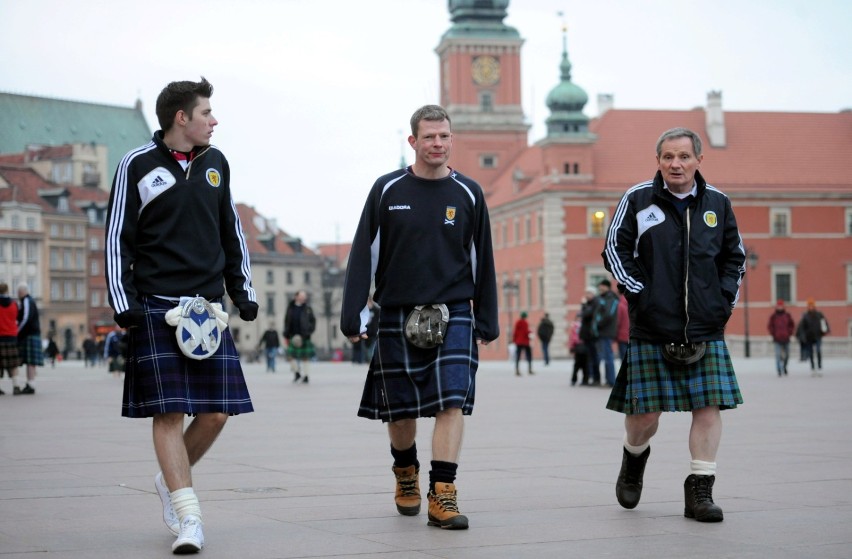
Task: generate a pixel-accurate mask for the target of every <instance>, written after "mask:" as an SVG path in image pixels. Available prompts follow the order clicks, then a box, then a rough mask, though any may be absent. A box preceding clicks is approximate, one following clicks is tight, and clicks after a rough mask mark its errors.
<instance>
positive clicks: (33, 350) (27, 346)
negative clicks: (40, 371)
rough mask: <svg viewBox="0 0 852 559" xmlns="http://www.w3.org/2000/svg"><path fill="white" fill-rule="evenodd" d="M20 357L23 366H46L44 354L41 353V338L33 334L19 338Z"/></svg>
mask: <svg viewBox="0 0 852 559" xmlns="http://www.w3.org/2000/svg"><path fill="white" fill-rule="evenodd" d="M18 357H20V358H21V364H22V365H35V366H36V367H42V366H44V353H43V352H42V351H41V336H39V335H38V334H32V335H30V336H27V337H25V338H18Z"/></svg>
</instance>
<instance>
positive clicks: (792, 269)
mask: <svg viewBox="0 0 852 559" xmlns="http://www.w3.org/2000/svg"><path fill="white" fill-rule="evenodd" d="M769 273H770V276H771V277H772V283H771V285H770V287H771V289H772V297H770V299H769V300H770V301H777V300H778V299H779V297H778V290H777V288H776V287H777V285H778V283H777V280H776V278H777V277H778V276H779V275H781V274H788V275H789V276H790V298H791V299H792V300H791V301H789V304H796V301H798V300H799V296H798V294H797V290H798V287H797V281H796V266H795V265H794V264H773V265H772V266H770V268H769Z"/></svg>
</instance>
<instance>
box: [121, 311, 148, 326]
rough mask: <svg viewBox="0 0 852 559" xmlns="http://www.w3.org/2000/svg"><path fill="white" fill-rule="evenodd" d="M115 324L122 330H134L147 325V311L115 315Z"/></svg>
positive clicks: (125, 312)
mask: <svg viewBox="0 0 852 559" xmlns="http://www.w3.org/2000/svg"><path fill="white" fill-rule="evenodd" d="M113 318H114V319H115V323H116V324H118V325H119V326H121V327H122V328H133V327H134V326H142V325H143V324H145V311H143V310H140V309H135V310H129V311H124V312H122V313H116V314H114V315H113Z"/></svg>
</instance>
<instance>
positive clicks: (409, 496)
mask: <svg viewBox="0 0 852 559" xmlns="http://www.w3.org/2000/svg"><path fill="white" fill-rule="evenodd" d="M393 475H395V476H396V495H395V496H394V501H395V502H396V510H397V511H398V512H399V514H404V515H405V516H417V515H418V514H420V471H419V470H418V469H417V468H416V467H415V466H414V465H411V466H408V467H407V468H397V467H396V466H394V467H393Z"/></svg>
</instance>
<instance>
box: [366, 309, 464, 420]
mask: <svg viewBox="0 0 852 559" xmlns="http://www.w3.org/2000/svg"><path fill="white" fill-rule="evenodd" d="M447 307H448V308H449V310H450V320H449V323H448V325H447V333H446V336H445V337H444V343H443V344H441V345H439V346H436V347H434V348H431V349H423V348H419V347H416V346H414V345H413V344H411V343H410V342H409V341H408V340H407V339H406V337H405V333H404V323H405V318H406V317H407V316H408V313H409V312H410V311H411V309H412V307H393V308H386V307H383V308H382V309H381V310H380V312H379V331H378V334H377V339H376V346H375V350H374V352H373V359H372V361H371V362H370V368H369V371H368V372H367V379H366V382H365V383H364V392H363V395H362V398H361V405H360V407H359V409H358V415H359V416H360V417H366V418H368V419H380V420H382V421H385V422H388V421H397V420H400V419H412V418H418V417H434V416H435V414H437V413H438V412H440V411H443V410H447V409H452V408H460V409H461V410H462V413H463V414H464V415H470V414H471V413H473V404H474V396H475V378H476V370H477V368H478V367H479V351H478V349H477V346H476V340H475V339H474V337H473V317H472V312H471V308H470V303H468V302H461V303H453V304H448V305H447Z"/></svg>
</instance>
